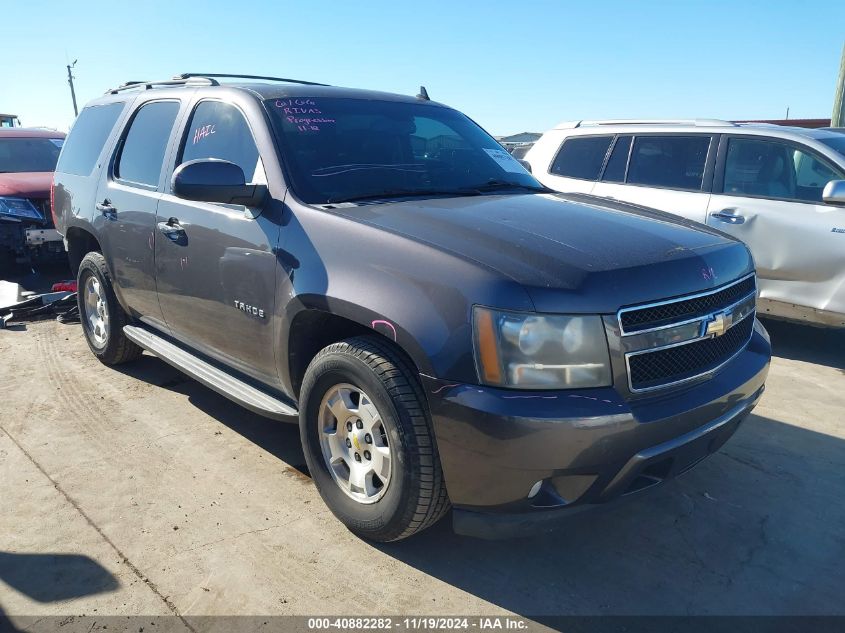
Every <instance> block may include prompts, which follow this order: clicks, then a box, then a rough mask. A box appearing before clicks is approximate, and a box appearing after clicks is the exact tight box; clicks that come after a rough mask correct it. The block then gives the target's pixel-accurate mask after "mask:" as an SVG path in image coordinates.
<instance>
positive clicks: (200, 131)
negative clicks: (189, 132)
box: [194, 123, 214, 145]
mask: <svg viewBox="0 0 845 633" xmlns="http://www.w3.org/2000/svg"><path fill="white" fill-rule="evenodd" d="M212 134H214V123H210V124H209V125H203V126H202V127H198V128H197V129H196V131H195V132H194V145H196V144H197V143H199V142H200V141H201V140H202V139H204V138H205V137H206V136H211V135H212Z"/></svg>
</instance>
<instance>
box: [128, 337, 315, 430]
mask: <svg viewBox="0 0 845 633" xmlns="http://www.w3.org/2000/svg"><path fill="white" fill-rule="evenodd" d="M123 333H124V334H126V338H128V339H129V340H130V341H132V342H133V343H135V344H137V345H139V346H141V347H143V348H144V349H145V350H147V351H148V352H150V353H151V354H154V355H155V356H158V357H159V358H160V359H161V360H163V361H164V362H166V363H168V364H169V365H172V366H173V367H175V368H176V369H178V370H179V371H182V372H184V373H186V374H187V375H188V376H190V377H191V378H193V379H194V380H197V381H199V382H201V383H202V384H204V385H205V386H206V387H208V388H210V389H214V391H216V392H217V393H219V394H221V395H223V396H226V397H227V398H229V400H232V401H233V402H236V403H238V404H239V405H241V406H242V407H245V408H247V409H249V410H250V411H254V412H255V413H257V414H259V415H263V416H265V417H268V418H272V419H274V420H284V421H286V422H290V421H291V419H290V418H291V417H296V416H298V415H299V411H297V409H296V407H295V406H293V405H292V404H290V403H287V402H285V401H283V400H280V399H279V398H276V397H274V396H271V395H269V394H267V393H265V392H264V391H261V390H260V389H257V388H255V387H253V386H252V385H250V384H248V383H246V382H244V381H243V380H240V379H238V378H235V377H234V376H232V375H231V374H228V373H226V372H225V371H223V370H222V369H219V368H217V367H215V366H214V365H212V364H211V363H209V362H207V361H205V360H203V359H201V358H199V357H197V356H195V355H194V354H192V353H191V352H189V351H187V350H185V349H183V348H181V347H179V346H178V345H174V344H173V343H171V342H170V341H168V340H166V339H164V338H162V337H161V336H159V335H158V334H155V333H154V332H151V331H150V330H148V329H146V328H144V327H138V326H135V325H126V326H124V327H123Z"/></svg>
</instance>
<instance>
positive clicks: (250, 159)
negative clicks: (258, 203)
mask: <svg viewBox="0 0 845 633" xmlns="http://www.w3.org/2000/svg"><path fill="white" fill-rule="evenodd" d="M207 158H219V159H221V160H227V161H229V162H231V163H234V164H235V165H237V166H238V167H240V168H241V169H243V172H244V176H245V177H246V181H247V182H249V183H266V177H265V175H264V167H263V165H262V164H261V160H260V157H259V155H258V148H257V147H256V145H255V140H254V139H253V137H252V132H251V131H250V129H249V125H248V124H247V122H246V119H245V118H244V115H243V114H242V113H241V111H240V110H239V109H238V108H236V107H235V106H233V105H230V104H228V103H222V102H220V101H203V102H201V103H200V104H199V105H198V106H197V107H196V109H195V110H194V113H193V115H192V116H191V121H190V123H189V125H188V131H187V136H186V137H185V141H184V145H183V148H182V156H181V157H180V159H179V164H182V163H186V162H188V161H190V160H198V159H207Z"/></svg>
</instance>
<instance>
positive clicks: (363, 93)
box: [95, 73, 443, 106]
mask: <svg viewBox="0 0 845 633" xmlns="http://www.w3.org/2000/svg"><path fill="white" fill-rule="evenodd" d="M180 87H184V88H192V89H200V90H208V91H211V92H215V91H217V90H225V89H236V90H244V91H248V92H250V93H252V94H253V95H255V96H257V97H259V98H261V99H286V98H297V97H334V98H344V99H370V100H378V101H399V102H406V103H417V104H420V103H424V104H431V105H435V106H443V104H441V103H436V102H434V101H430V100H428V98H427V95H426V98H420V97H414V96H409V95H400V94H395V93H390V92H379V91H375V90H363V89H358V88H341V87H337V86H327V85H325V84H319V83H316V82H311V81H301V80H297V79H282V78H277V77H262V76H257V75H225V74H214V73H185V74H181V75H176V76H174V77H173V78H172V79H166V80H162V81H130V82H127V83H124V84H122V85H120V86H118V87H117V88H110V89H109V90H107V91H106V93H105V95H104V97H106V98H105V99H103V98H101V99H97V100H95V101H99V102H108V101H110V100H111V99H108V97H109V96H112V95H118V94H122V93H124V92H127V91H132V93H133V94H138V93H139V92H145V91H147V90H161V89H174V88H180ZM420 90H421V91H422V92H424V89H423V88H422V87H420Z"/></svg>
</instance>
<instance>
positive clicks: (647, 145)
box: [627, 136, 710, 191]
mask: <svg viewBox="0 0 845 633" xmlns="http://www.w3.org/2000/svg"><path fill="white" fill-rule="evenodd" d="M709 147H710V137H709V136H638V137H636V138H635V139H634V147H633V149H632V150H631V164H630V165H629V166H628V180H627V182H629V183H632V184H637V185H649V186H652V187H666V188H670V189H685V190H688V191H700V190H701V184H702V182H703V180H704V165H705V163H706V162H707V150H708V149H709Z"/></svg>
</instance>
